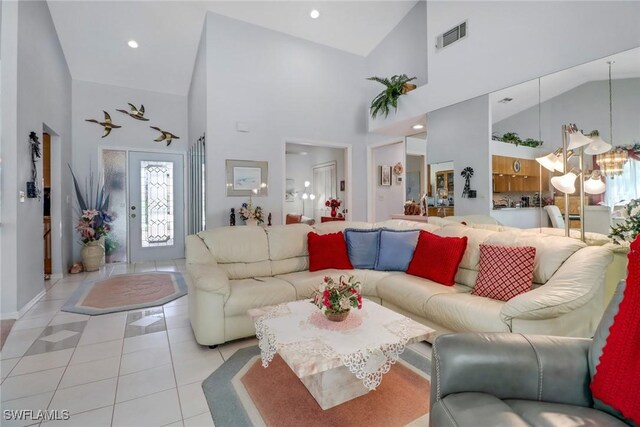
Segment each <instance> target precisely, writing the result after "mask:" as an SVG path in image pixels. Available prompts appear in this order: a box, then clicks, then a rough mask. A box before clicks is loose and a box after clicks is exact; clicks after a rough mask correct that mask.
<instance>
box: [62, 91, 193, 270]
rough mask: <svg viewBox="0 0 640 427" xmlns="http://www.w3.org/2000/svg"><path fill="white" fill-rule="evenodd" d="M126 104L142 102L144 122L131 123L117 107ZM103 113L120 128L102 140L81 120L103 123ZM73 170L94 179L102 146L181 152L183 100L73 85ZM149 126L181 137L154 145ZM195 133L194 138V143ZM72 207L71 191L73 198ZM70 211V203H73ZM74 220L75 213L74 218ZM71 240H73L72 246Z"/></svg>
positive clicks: (185, 131) (185, 130)
mask: <svg viewBox="0 0 640 427" xmlns="http://www.w3.org/2000/svg"><path fill="white" fill-rule="evenodd" d="M128 102H131V103H132V104H134V105H136V106H140V104H143V105H144V107H145V117H146V118H148V119H150V120H149V121H148V122H143V121H139V120H135V119H133V118H131V117H129V116H127V115H125V114H123V113H120V112H117V111H116V109H124V110H128V109H129V106H128V105H127V103H128ZM103 110H105V111H107V112H108V113H109V114H110V115H111V119H112V120H113V123H115V124H118V125H120V126H122V128H120V129H113V130H112V131H111V134H110V135H109V136H107V137H106V138H102V135H103V130H102V127H101V126H98V125H97V124H95V123H89V122H86V121H85V119H90V118H94V119H100V120H102V119H103V117H104V114H103V113H102V111H103ZM72 113H73V165H72V166H73V171H74V173H75V174H76V177H78V180H83V179H84V177H88V176H89V170H90V169H91V170H93V173H94V176H95V177H97V176H98V174H99V173H100V171H101V168H102V165H101V164H99V163H98V162H99V152H100V151H101V150H102V149H103V148H110V149H119V148H129V149H135V150H141V151H145V150H147V151H161V152H185V151H186V150H187V147H188V144H189V142H190V136H189V132H188V123H187V97H186V96H180V95H173V94H164V93H157V92H150V91H146V90H137V89H131V88H125V87H119V86H112V85H104V84H99V83H91V82H83V81H77V80H74V81H73V107H72ZM149 126H157V127H159V128H161V129H165V130H168V131H170V132H172V133H173V134H175V135H177V136H179V137H180V139H174V140H173V142H172V143H171V145H170V146H169V147H167V146H166V144H165V143H164V142H155V141H154V139H155V138H157V137H158V135H159V133H158V132H157V131H155V130H153V129H151V128H149ZM199 136H200V135H197V134H196V136H195V138H196V139H197V138H198V137H199ZM72 202H73V203H75V193H74V195H73V197H72ZM73 206H74V208H75V204H74V205H73ZM74 220H75V215H74ZM76 240H77V239H76V238H75V235H74V239H73V241H74V242H75V241H76ZM80 249H81V247H80V245H78V244H75V245H74V258H78V257H79V254H80Z"/></svg>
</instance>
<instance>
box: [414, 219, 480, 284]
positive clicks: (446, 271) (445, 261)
mask: <svg viewBox="0 0 640 427" xmlns="http://www.w3.org/2000/svg"><path fill="white" fill-rule="evenodd" d="M466 248H467V237H466V236H465V237H440V236H437V235H435V234H432V233H429V232H428V231H424V230H421V231H420V237H419V238H418V244H417V245H416V250H415V252H414V253H413V258H412V259H411V262H410V263H409V268H408V269H407V273H408V274H412V275H414V276H420V277H424V278H425V279H429V280H433V281H434V282H438V283H441V284H443V285H447V286H453V284H454V283H455V278H456V272H457V271H458V266H459V265H460V261H462V256H463V255H464V251H465V249H466Z"/></svg>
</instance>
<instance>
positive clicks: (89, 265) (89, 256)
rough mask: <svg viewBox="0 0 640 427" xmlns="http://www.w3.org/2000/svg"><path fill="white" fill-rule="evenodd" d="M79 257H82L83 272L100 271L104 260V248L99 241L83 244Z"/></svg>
mask: <svg viewBox="0 0 640 427" xmlns="http://www.w3.org/2000/svg"><path fill="white" fill-rule="evenodd" d="M80 256H81V257H82V265H84V271H97V270H100V267H102V260H103V259H104V246H103V245H102V243H101V242H100V241H99V240H95V241H93V242H88V243H85V245H84V246H83V247H82V249H81V250H80Z"/></svg>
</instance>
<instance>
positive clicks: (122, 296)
mask: <svg viewBox="0 0 640 427" xmlns="http://www.w3.org/2000/svg"><path fill="white" fill-rule="evenodd" d="M186 294H187V285H186V283H185V281H184V277H183V276H182V274H181V273H174V272H157V273H154V272H151V273H132V274H121V275H116V276H111V277H109V278H108V279H104V280H98V281H96V282H87V283H83V284H82V285H80V287H79V288H78V289H76V291H75V292H74V293H73V295H71V298H69V300H68V301H67V302H66V304H65V305H64V307H62V311H68V312H71V313H80V314H89V315H98V314H107V313H115V312H117V311H128V310H135V309H138V308H146V307H153V306H156V305H162V304H166V303H168V302H170V301H173V300H174V299H177V298H180V297H181V296H184V295H186Z"/></svg>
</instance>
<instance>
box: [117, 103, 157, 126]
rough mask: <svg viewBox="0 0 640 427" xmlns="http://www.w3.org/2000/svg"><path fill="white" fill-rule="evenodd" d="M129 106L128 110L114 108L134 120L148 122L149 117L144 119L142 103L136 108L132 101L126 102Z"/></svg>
mask: <svg viewBox="0 0 640 427" xmlns="http://www.w3.org/2000/svg"><path fill="white" fill-rule="evenodd" d="M128 104H129V107H130V111H127V110H116V111H119V112H121V113H124V114H126V115H128V116H130V117H132V118H134V119H136V120H142V121H143V122H148V121H149V119H146V118H145V117H144V105H142V104H140V108H139V109H138V108H137V107H136V106H135V105H133V104H132V103H130V102H128Z"/></svg>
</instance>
